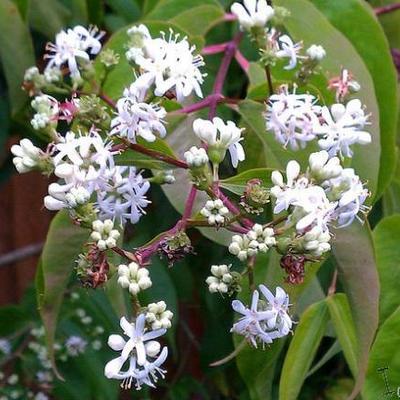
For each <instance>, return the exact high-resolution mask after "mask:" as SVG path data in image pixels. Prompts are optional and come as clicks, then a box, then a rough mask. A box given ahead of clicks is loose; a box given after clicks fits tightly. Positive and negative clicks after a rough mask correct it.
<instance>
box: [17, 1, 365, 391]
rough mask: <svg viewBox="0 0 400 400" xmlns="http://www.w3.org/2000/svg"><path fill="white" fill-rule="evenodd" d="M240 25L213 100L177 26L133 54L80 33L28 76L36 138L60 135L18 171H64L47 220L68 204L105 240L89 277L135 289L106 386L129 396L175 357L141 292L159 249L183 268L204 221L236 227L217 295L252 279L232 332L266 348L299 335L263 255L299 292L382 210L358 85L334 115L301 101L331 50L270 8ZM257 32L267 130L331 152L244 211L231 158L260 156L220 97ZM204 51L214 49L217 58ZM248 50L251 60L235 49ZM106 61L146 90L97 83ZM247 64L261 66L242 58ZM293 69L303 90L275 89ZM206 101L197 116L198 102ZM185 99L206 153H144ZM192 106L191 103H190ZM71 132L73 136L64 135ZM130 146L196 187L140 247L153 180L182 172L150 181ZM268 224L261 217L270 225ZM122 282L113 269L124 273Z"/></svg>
mask: <svg viewBox="0 0 400 400" xmlns="http://www.w3.org/2000/svg"><path fill="white" fill-rule="evenodd" d="M231 11H232V15H231V17H234V18H235V19H236V20H237V21H238V24H239V32H238V33H237V35H236V36H235V37H234V38H233V39H232V41H231V42H230V43H228V44H223V45H219V44H213V45H211V46H208V47H207V48H206V49H207V52H205V53H207V54H213V53H217V52H224V57H223V59H222V62H221V66H220V70H219V72H218V74H217V76H216V81H215V84H214V90H213V92H212V93H211V94H210V95H208V96H206V97H204V98H203V90H202V84H203V81H204V78H205V76H206V74H207V66H206V64H205V62H204V60H203V57H202V55H201V54H200V53H199V52H198V50H197V49H196V47H195V46H194V45H193V44H191V43H190V42H189V39H188V38H187V37H183V36H181V35H179V34H177V33H174V32H173V31H170V32H165V33H164V32H159V33H158V34H156V35H152V34H151V33H150V31H149V29H148V28H147V27H146V26H145V25H138V26H134V27H131V28H130V29H128V31H127V36H128V40H127V42H126V53H125V54H124V55H119V54H116V53H115V52H114V51H113V50H110V49H105V50H102V44H101V40H102V39H103V37H104V33H103V32H99V31H98V30H97V29H96V28H90V29H86V28H84V27H82V26H76V27H74V28H72V29H68V30H65V31H61V32H60V33H58V34H57V35H56V38H55V42H54V43H51V44H49V45H48V46H47V48H46V49H47V53H46V55H45V59H47V60H48V63H47V66H46V67H45V70H44V71H43V72H40V71H39V69H38V68H36V67H32V68H30V69H28V70H27V71H26V74H25V82H24V87H25V88H26V89H27V90H28V91H29V93H30V95H32V97H33V100H32V108H33V109H34V111H35V114H34V115H33V117H32V121H31V123H32V127H33V128H34V129H35V130H40V131H41V132H42V133H43V134H44V135H45V136H46V137H47V138H48V142H49V144H48V146H47V148H45V149H40V148H38V147H36V146H35V145H34V144H33V143H32V142H31V141H30V140H28V139H23V140H21V142H20V144H18V145H14V146H13V147H12V149H11V151H12V153H13V155H14V164H15V167H16V169H17V170H18V172H20V173H25V172H28V171H31V170H40V171H42V172H43V173H44V174H46V175H54V176H55V177H56V179H57V181H56V182H54V183H51V184H50V185H49V187H48V195H47V196H46V197H45V198H44V205H45V207H46V208H47V209H49V210H61V209H67V210H68V212H69V214H70V216H71V219H72V220H73V221H74V222H75V223H76V224H78V225H80V226H81V227H82V228H87V229H90V230H91V235H90V239H89V242H88V244H87V246H86V249H85V251H84V252H83V253H82V254H81V255H80V257H79V260H78V262H77V272H78V275H79V277H80V279H81V281H82V282H84V283H85V284H87V285H90V286H91V287H97V286H100V285H102V284H103V283H104V282H106V281H107V280H108V279H109V278H110V276H111V270H113V273H115V274H117V275H118V283H119V285H120V289H121V290H126V291H127V292H129V295H130V296H132V298H133V304H134V305H135V307H134V319H133V320H132V321H130V320H129V318H128V317H122V318H121V321H120V325H121V329H122V332H123V335H119V334H111V335H110V337H109V340H108V345H109V346H110V347H111V348H112V349H113V350H114V351H115V352H116V353H117V356H116V357H115V358H114V359H112V360H111V361H109V362H108V364H107V365H106V366H105V375H106V377H107V378H110V379H119V380H121V381H122V384H121V386H122V387H123V388H126V389H129V388H131V387H136V388H137V389H140V388H141V387H142V386H143V385H148V386H154V385H155V384H156V382H157V380H158V379H159V378H162V377H164V375H165V373H166V369H165V367H164V366H163V364H164V362H165V360H166V359H167V356H168V348H167V347H166V346H164V347H163V346H162V345H161V344H160V342H159V341H158V340H159V338H160V337H161V336H163V335H164V334H165V333H166V331H167V329H168V328H170V327H171V320H172V323H174V322H173V314H172V313H171V312H170V311H169V310H168V309H167V306H168V305H167V304H165V302H164V301H162V299H160V301H159V302H158V303H152V304H149V305H147V306H146V305H143V304H140V302H139V299H138V293H139V292H141V291H144V290H146V289H147V288H149V287H150V286H152V280H151V274H152V272H151V262H150V259H151V257H152V256H153V255H154V254H159V255H160V256H162V257H164V258H166V259H167V261H168V263H169V264H170V265H172V264H173V263H174V262H175V261H177V260H179V259H181V258H182V257H185V255H187V254H189V253H191V252H193V250H194V249H193V247H192V244H191V242H190V238H189V236H188V235H187V234H186V230H187V229H188V228H190V227H196V226H202V227H208V228H209V229H216V230H218V229H221V228H224V229H227V230H229V231H231V232H232V238H231V243H230V244H229V246H228V249H227V251H229V253H231V254H232V255H233V256H235V257H237V258H238V259H239V260H240V263H241V265H242V269H241V271H235V270H233V269H232V266H231V265H226V264H221V265H213V266H212V267H211V272H210V276H209V277H208V278H207V281H206V283H207V285H208V287H209V291H210V292H211V293H219V294H222V295H229V296H232V295H235V294H236V293H237V292H239V291H240V290H241V285H242V284H243V283H242V280H243V279H244V277H245V276H248V277H249V283H250V289H251V290H252V292H253V293H252V296H251V299H249V303H250V304H249V305H246V304H243V303H242V302H241V301H239V300H234V301H233V302H232V307H233V310H234V311H236V312H237V313H238V315H239V319H238V320H237V321H236V322H235V323H234V324H233V327H232V329H231V332H233V333H235V334H238V335H242V336H244V337H245V339H246V340H247V341H248V343H249V345H251V346H254V347H257V346H259V345H261V347H262V348H263V347H265V345H268V344H270V343H272V342H273V341H274V340H279V338H281V337H283V336H286V335H288V334H289V333H290V332H291V330H292V327H293V321H292V318H291V316H290V314H289V298H288V295H287V293H286V292H285V291H284V290H283V289H282V288H280V287H276V288H274V292H275V294H273V292H271V291H270V290H269V289H268V288H267V287H266V286H264V285H260V286H259V287H258V288H256V287H254V283H253V282H254V280H253V266H254V260H255V258H256V257H257V256H258V254H259V253H266V252H268V251H270V249H272V248H274V249H276V251H278V253H279V254H281V255H282V259H281V266H282V267H283V268H284V269H285V271H286V273H287V282H289V283H291V284H298V283H301V282H302V280H303V277H304V274H305V269H304V265H305V263H306V262H316V261H318V260H319V259H321V257H323V255H324V254H326V253H328V252H329V251H330V249H331V242H332V240H334V236H333V234H332V229H333V228H341V227H345V226H348V225H349V224H351V223H352V222H353V220H354V219H355V218H360V217H359V216H360V213H364V212H366V211H367V210H368V208H367V207H366V206H365V205H364V202H365V200H366V198H367V197H368V195H369V193H368V190H367V189H366V187H365V186H364V183H363V182H362V181H361V180H360V178H359V176H358V175H357V173H356V171H354V169H352V168H347V167H345V165H346V163H344V160H345V159H346V158H350V157H352V156H353V152H354V151H355V146H354V145H356V144H358V145H367V144H368V143H370V142H371V135H370V133H368V130H367V128H368V120H369V115H368V113H367V112H366V110H365V107H364V106H363V104H362V103H361V101H360V100H358V99H357V98H352V97H350V96H352V95H353V94H354V93H356V92H357V91H358V90H360V84H359V83H358V82H357V81H356V80H355V79H354V78H353V77H352V75H351V73H350V72H349V71H348V70H346V69H343V70H342V71H341V73H340V76H338V77H337V78H334V79H332V80H331V81H330V82H329V89H330V90H333V91H334V92H335V95H336V103H335V104H323V103H322V102H321V101H320V99H319V98H318V97H316V96H314V95H312V94H310V93H308V92H304V91H302V90H301V87H298V85H296V82H298V81H299V80H301V81H302V82H304V81H306V80H307V79H308V78H309V77H311V76H312V75H313V74H314V73H316V72H317V71H319V70H320V68H321V66H320V61H321V60H323V59H324V58H325V57H329V54H326V52H325V50H324V48H323V47H322V46H320V45H318V44H314V45H312V46H310V47H309V48H307V49H303V45H302V42H297V43H296V42H295V41H293V39H292V38H291V37H290V36H289V35H288V34H287V33H285V32H281V31H280V30H279V27H280V24H279V21H280V20H282V18H290V16H289V15H288V13H287V11H286V10H285V9H282V8H276V9H274V8H272V7H271V6H269V5H267V2H266V1H265V0H258V1H256V0H253V1H250V0H247V1H246V0H245V1H244V4H240V3H234V4H233V5H232V8H231ZM244 34H248V35H250V36H251V38H252V40H253V44H254V45H255V46H256V47H257V48H258V49H259V55H260V58H259V62H260V63H261V64H262V66H263V68H265V71H266V81H267V82H268V88H269V92H270V93H269V96H268V98H266V99H265V110H264V113H263V118H264V119H265V135H274V137H275V138H276V140H277V141H278V142H279V143H280V144H281V145H282V146H283V147H284V148H290V149H291V150H298V149H307V148H308V146H310V147H311V145H314V146H318V147H319V151H316V152H313V153H311V154H309V158H308V166H307V167H306V168H303V169H302V168H301V166H300V163H299V162H298V161H296V160H291V161H290V162H288V163H287V166H286V170H285V171H273V172H272V174H271V177H270V179H271V182H272V185H270V187H268V188H266V187H265V186H264V185H262V184H261V182H262V181H263V180H264V179H266V178H267V177H265V176H259V177H257V178H255V179H252V180H249V182H247V185H246V190H245V191H244V192H243V195H242V196H241V197H240V200H237V199H236V198H235V197H228V196H227V195H226V194H225V193H223V191H222V188H221V187H220V185H219V181H220V178H219V176H220V169H221V168H222V166H221V163H222V162H223V161H224V160H225V158H226V157H227V159H228V160H229V162H230V163H231V167H232V168H233V169H236V168H237V167H238V165H239V164H240V163H241V162H243V161H244V160H245V159H246V157H251V156H252V155H251V154H248V153H246V146H245V145H244V144H243V143H244V142H243V137H244V135H245V134H246V131H245V129H244V127H242V126H241V123H240V122H239V123H238V124H237V123H236V122H233V121H225V120H223V119H222V118H220V117H218V116H217V105H218V103H234V102H235V101H234V99H229V98H227V97H225V96H223V95H222V87H223V83H224V80H225V78H226V75H227V70H228V66H229V64H230V62H231V60H232V58H233V52H232V49H233V50H237V47H238V44H239V42H240V40H241V38H242V37H243V35H244ZM203 52H204V50H203ZM237 54H238V53H237ZM95 56H96V57H97V58H98V59H99V60H100V63H101V64H102V66H103V68H104V69H105V71H106V73H108V72H110V71H111V70H112V69H113V68H114V66H115V65H117V64H118V63H119V62H120V58H121V57H126V59H127V61H128V62H129V64H130V65H131V66H132V75H131V80H132V83H131V84H130V86H128V87H126V88H125V90H124V91H123V92H122V93H121V97H120V98H119V99H118V100H117V101H116V102H114V101H113V100H112V99H110V98H109V97H108V96H107V93H104V91H103V90H102V87H101V86H99V84H98V83H96V84H93V74H94V66H93V58H94V57H95ZM237 60H238V61H239V64H240V66H241V67H242V68H243V69H244V70H246V68H247V64H246V63H247V60H246V59H245V58H244V57H243V56H242V55H241V54H240V57H237ZM281 62H282V68H284V69H285V70H288V71H293V79H292V80H291V81H288V82H286V83H285V84H282V85H280V86H276V85H275V86H276V87H274V84H273V83H274V82H273V79H272V76H271V67H272V66H275V65H277V64H278V65H280V64H279V63H281ZM196 96H197V97H201V98H203V99H202V100H200V101H198V102H195V103H193V104H189V105H188V101H191V100H192V99H193V98H194V97H196ZM164 99H168V100H169V101H171V100H172V101H175V102H176V104H180V106H179V107H178V109H177V110H175V111H173V112H175V113H182V114H185V113H186V114H191V113H194V112H196V111H199V110H201V109H205V108H209V114H208V118H207V119H204V118H196V119H194V122H193V126H192V128H193V133H194V134H195V137H197V138H198V139H199V142H198V143H193V145H192V146H190V147H189V148H187V149H185V152H184V154H182V159H179V158H177V157H172V156H171V155H169V154H164V153H163V152H162V151H158V150H154V149H151V148H148V147H146V143H153V142H155V141H157V140H160V138H161V139H162V138H164V137H166V136H167V135H168V133H169V132H168V129H169V128H168V125H167V123H166V117H167V116H168V112H167V110H166V108H165V107H164V106H163V104H164V103H163V100H164ZM183 103H184V105H182V104H183ZM62 132H64V133H62ZM126 151H134V152H137V153H143V154H145V155H146V156H148V157H150V158H154V159H156V160H159V161H162V162H163V163H165V164H169V165H170V167H171V169H172V168H183V169H188V170H189V171H190V174H189V177H190V179H191V184H192V186H191V189H190V192H189V193H188V194H187V201H186V205H185V211H184V213H183V215H182V218H181V219H180V220H179V221H178V222H177V223H176V225H175V226H174V227H172V228H171V229H170V230H168V231H166V232H163V233H161V234H160V235H158V236H157V237H156V238H154V240H152V241H150V242H149V244H147V245H144V246H142V247H140V248H138V249H136V250H134V251H130V250H129V249H122V248H121V247H119V244H118V243H119V238H120V236H121V235H122V234H123V231H124V227H125V226H126V224H129V223H130V224H136V223H137V222H138V221H139V220H140V218H141V217H142V216H143V215H144V214H145V213H146V208H147V206H148V204H149V203H150V202H151V200H150V199H149V197H148V192H149V189H150V186H151V185H152V184H172V185H173V184H174V182H175V178H174V176H173V172H172V171H171V170H168V169H163V170H161V172H157V173H154V174H153V176H151V177H150V175H149V173H148V172H146V171H143V170H142V169H139V167H135V166H125V165H120V163H117V162H116V157H118V156H119V155H121V154H123V153H124V152H126ZM199 191H204V192H206V193H207V195H208V196H209V199H208V200H207V201H206V202H205V204H204V205H203V207H202V209H201V211H200V213H199V214H198V215H193V205H194V201H195V198H196V195H197V193H198V192H199ZM268 203H272V210H273V214H274V215H276V217H275V218H273V219H272V220H269V221H265V220H264V221H262V222H260V218H259V216H263V215H265V214H263V211H264V208H265V207H266V205H267V204H268ZM256 217H257V222H256ZM113 251H114V252H116V253H118V254H120V255H122V256H123V257H125V258H126V263H124V264H121V265H119V266H118V267H117V268H114V269H110V266H109V261H108V254H110V253H111V252H113ZM114 271H115V272H114Z"/></svg>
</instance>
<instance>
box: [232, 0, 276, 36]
mask: <svg viewBox="0 0 400 400" xmlns="http://www.w3.org/2000/svg"><path fill="white" fill-rule="evenodd" d="M243 3H244V7H243V5H242V4H240V3H233V4H232V6H231V12H232V13H233V14H235V15H236V17H237V18H238V20H239V25H240V29H241V30H250V29H251V28H253V27H260V28H263V27H264V26H265V25H266V23H267V22H268V21H269V20H270V19H271V18H272V17H273V16H274V9H273V8H272V7H271V6H269V5H268V4H267V1H266V0H244V1H243Z"/></svg>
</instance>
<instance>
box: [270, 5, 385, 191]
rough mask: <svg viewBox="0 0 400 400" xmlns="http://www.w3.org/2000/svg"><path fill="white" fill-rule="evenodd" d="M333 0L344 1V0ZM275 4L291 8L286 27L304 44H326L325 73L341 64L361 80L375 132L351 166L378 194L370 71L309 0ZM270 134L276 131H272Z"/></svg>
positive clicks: (376, 109)
mask: <svg viewBox="0 0 400 400" xmlns="http://www.w3.org/2000/svg"><path fill="white" fill-rule="evenodd" d="M330 3H331V2H330ZM334 3H341V4H343V2H334ZM346 4H347V2H346ZM274 5H276V6H283V7H286V8H288V9H289V10H290V12H291V17H290V18H287V19H286V20H285V27H286V28H287V29H288V31H289V33H290V34H291V36H292V37H293V38H294V39H295V40H302V41H303V42H304V47H305V48H307V47H308V46H310V45H311V44H313V43H318V44H320V45H322V46H323V47H324V48H325V50H326V52H327V55H328V56H327V57H325V58H324V60H323V61H322V62H321V66H322V69H323V71H324V73H325V74H326V75H328V76H337V75H339V74H340V70H341V68H342V67H343V66H345V67H346V68H348V69H349V70H350V71H351V72H352V73H353V74H354V76H355V77H356V78H357V80H358V81H359V82H360V83H361V90H360V92H358V93H357V97H358V98H359V99H360V100H361V101H362V102H363V103H364V104H365V105H366V107H367V110H368V112H370V113H371V114H372V115H373V117H372V118H371V125H369V126H368V131H369V132H370V133H371V135H372V143H371V144H369V145H368V146H361V145H360V146H355V147H354V157H353V158H352V160H351V166H352V167H353V168H354V169H355V170H356V172H357V174H359V175H360V177H361V178H362V180H364V181H368V188H369V189H370V191H371V192H372V193H373V195H374V196H375V195H376V194H377V187H378V176H379V168H380V157H381V146H380V131H379V123H380V115H379V107H378V103H377V97H376V94H375V86H374V81H373V80H372V77H371V74H370V71H369V70H368V68H367V66H366V65H365V63H364V61H363V59H362V58H361V57H360V55H359V53H358V51H357V49H356V48H355V47H354V46H353V44H352V43H351V42H350V41H349V39H348V38H346V36H344V35H343V34H342V33H341V32H339V31H338V30H337V29H336V28H335V27H334V26H333V25H332V24H331V23H330V22H329V21H328V19H327V18H326V17H325V16H324V14H323V13H322V12H321V11H319V10H318V8H317V7H315V6H314V5H313V4H311V3H310V2H309V1H307V0H276V1H275V2H274ZM384 133H385V132H384ZM384 133H382V134H384ZM385 134H386V133H385ZM269 136H273V135H272V134H271V133H270V134H269ZM310 149H312V148H311V147H309V146H307V149H306V150H307V154H309V152H310ZM302 153H304V152H303V151H300V152H298V154H302ZM297 157H298V156H297ZM297 157H296V159H297Z"/></svg>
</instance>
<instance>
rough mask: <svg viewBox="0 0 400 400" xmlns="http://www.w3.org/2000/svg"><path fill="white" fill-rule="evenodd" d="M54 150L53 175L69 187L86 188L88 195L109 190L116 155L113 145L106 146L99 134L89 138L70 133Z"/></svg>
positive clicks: (92, 132) (90, 134) (93, 133)
mask: <svg viewBox="0 0 400 400" xmlns="http://www.w3.org/2000/svg"><path fill="white" fill-rule="evenodd" d="M55 148H56V150H57V154H56V155H55V156H54V157H53V160H54V165H55V171H54V173H55V175H56V176H57V177H59V178H62V179H64V180H65V182H66V184H71V183H72V184H73V186H83V187H84V188H85V189H86V190H87V191H88V192H89V193H92V192H93V191H94V190H98V189H105V188H106V187H107V180H108V177H109V176H110V175H111V173H112V171H113V168H114V159H113V154H114V153H113V152H112V151H111V143H107V142H104V141H103V139H102V137H101V136H100V135H99V134H98V133H97V132H94V131H91V132H90V133H89V134H88V135H83V134H78V135H77V134H75V133H74V132H68V133H67V134H66V135H65V138H63V140H62V142H60V143H57V144H56V145H55Z"/></svg>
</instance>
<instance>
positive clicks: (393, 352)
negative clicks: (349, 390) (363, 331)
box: [362, 307, 400, 400]
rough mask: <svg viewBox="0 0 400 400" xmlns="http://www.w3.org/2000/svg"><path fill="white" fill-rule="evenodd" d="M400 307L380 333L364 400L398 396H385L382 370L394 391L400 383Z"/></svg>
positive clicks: (372, 353)
mask: <svg viewBox="0 0 400 400" xmlns="http://www.w3.org/2000/svg"><path fill="white" fill-rule="evenodd" d="M399 332H400V307H399V308H397V309H396V311H395V312H394V313H393V314H392V315H391V316H390V317H389V318H387V319H386V321H385V322H384V323H383V325H382V326H381V328H380V329H379V331H378V335H377V336H376V339H375V342H374V345H373V346H372V349H371V354H370V358H369V363H368V373H367V379H366V381H365V385H364V388H363V391H362V397H363V399H364V400H376V399H380V398H385V397H386V398H387V399H389V398H390V399H394V398H396V396H389V395H387V396H386V395H385V393H386V386H385V381H384V376H383V371H382V369H384V368H387V369H386V371H385V373H386V376H387V379H388V383H389V388H390V389H391V390H394V393H396V389H397V387H398V386H399V382H400V352H399V351H398V349H399V348H400V335H399Z"/></svg>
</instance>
